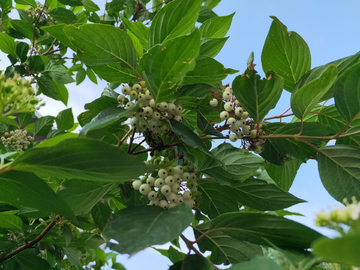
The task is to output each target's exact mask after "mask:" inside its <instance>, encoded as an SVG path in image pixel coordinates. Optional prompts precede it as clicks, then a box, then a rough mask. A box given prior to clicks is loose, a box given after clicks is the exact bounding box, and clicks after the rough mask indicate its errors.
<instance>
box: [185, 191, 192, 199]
mask: <svg viewBox="0 0 360 270" xmlns="http://www.w3.org/2000/svg"><path fill="white" fill-rule="evenodd" d="M191 197H192V193H191V191H188V190H187V191H185V192H184V194H183V198H184V200H190V199H191Z"/></svg>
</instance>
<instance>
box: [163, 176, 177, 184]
mask: <svg viewBox="0 0 360 270" xmlns="http://www.w3.org/2000/svg"><path fill="white" fill-rule="evenodd" d="M174 183H175V178H174V176H172V175H168V176H167V177H166V178H165V184H167V185H169V186H171V185H173V184H174Z"/></svg>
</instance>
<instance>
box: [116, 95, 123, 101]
mask: <svg viewBox="0 0 360 270" xmlns="http://www.w3.org/2000/svg"><path fill="white" fill-rule="evenodd" d="M124 99H125V96H124V95H118V97H117V100H118V101H119V102H122V101H123V100H124Z"/></svg>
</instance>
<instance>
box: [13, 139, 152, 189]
mask: <svg viewBox="0 0 360 270" xmlns="http://www.w3.org/2000/svg"><path fill="white" fill-rule="evenodd" d="M11 168H12V169H15V168H16V169H17V170H23V171H30V172H35V173H38V174H42V175H48V176H53V177H60V178H65V179H73V178H77V179H84V180H91V181H103V182H117V183H122V182H125V181H128V180H129V179H132V178H136V177H138V176H139V175H141V174H142V173H145V172H148V171H151V170H152V169H154V167H153V166H146V165H145V164H144V163H143V161H141V159H139V158H138V157H137V156H132V155H128V154H127V153H126V152H125V151H123V150H121V149H118V148H116V147H114V146H112V145H109V144H107V143H104V142H101V141H96V140H92V139H88V138H71V139H66V140H63V141H61V142H60V143H58V144H56V145H54V146H51V147H41V148H32V149H29V150H28V151H26V152H24V153H23V154H22V155H21V156H19V157H18V158H17V159H16V160H15V161H14V162H13V163H12V166H11Z"/></svg>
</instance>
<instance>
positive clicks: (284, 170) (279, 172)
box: [265, 158, 302, 191]
mask: <svg viewBox="0 0 360 270" xmlns="http://www.w3.org/2000/svg"><path fill="white" fill-rule="evenodd" d="M301 164H302V162H301V161H300V160H298V159H296V158H293V159H290V160H287V161H286V162H285V163H284V164H283V165H281V166H279V165H275V164H272V163H268V164H266V165H265V168H266V171H267V172H268V174H269V175H270V177H271V178H272V179H273V180H274V181H275V183H276V185H277V186H278V187H279V188H281V189H283V190H285V191H289V189H290V187H291V185H292V183H293V181H294V179H295V176H296V173H297V171H298V169H299V168H300V165H301Z"/></svg>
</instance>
